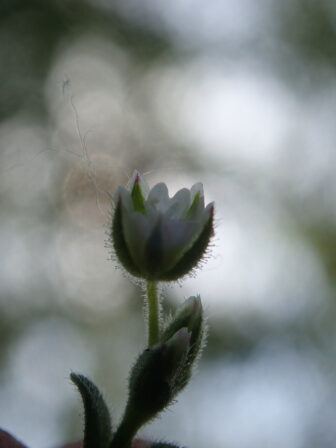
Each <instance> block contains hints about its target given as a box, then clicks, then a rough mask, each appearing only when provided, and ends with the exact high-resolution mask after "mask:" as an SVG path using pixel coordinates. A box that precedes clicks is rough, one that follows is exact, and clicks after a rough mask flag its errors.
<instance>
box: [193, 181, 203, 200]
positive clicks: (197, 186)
mask: <svg viewBox="0 0 336 448" xmlns="http://www.w3.org/2000/svg"><path fill="white" fill-rule="evenodd" d="M190 193H191V202H192V201H193V200H194V197H195V196H196V194H197V193H199V194H200V198H204V192H203V184H202V183H201V182H197V184H194V185H193V186H192V187H191V189H190ZM203 204H204V200H203Z"/></svg>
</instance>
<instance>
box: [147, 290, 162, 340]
mask: <svg viewBox="0 0 336 448" xmlns="http://www.w3.org/2000/svg"><path fill="white" fill-rule="evenodd" d="M147 300H148V347H153V345H155V344H157V343H158V342H159V339H160V303H159V298H158V286H157V282H150V281H148V282H147Z"/></svg>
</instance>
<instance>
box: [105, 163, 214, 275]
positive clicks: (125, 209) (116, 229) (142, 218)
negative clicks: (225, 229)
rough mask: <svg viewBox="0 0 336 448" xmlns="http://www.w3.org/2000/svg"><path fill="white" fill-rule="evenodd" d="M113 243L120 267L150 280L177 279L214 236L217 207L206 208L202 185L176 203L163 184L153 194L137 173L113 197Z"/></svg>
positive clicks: (182, 193) (185, 191) (196, 261)
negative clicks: (125, 186) (215, 210)
mask: <svg viewBox="0 0 336 448" xmlns="http://www.w3.org/2000/svg"><path fill="white" fill-rule="evenodd" d="M114 202H115V211H114V215H113V220H112V228H111V242H112V245H113V249H114V252H115V254H116V256H117V258H118V259H119V261H120V263H121V264H122V266H123V267H124V268H125V269H126V270H127V271H128V272H129V273H130V274H132V275H133V276H135V277H139V278H144V279H146V280H149V281H172V280H177V279H179V278H181V277H183V276H184V275H186V274H187V273H188V272H190V271H191V270H192V269H194V268H195V267H197V265H198V264H199V262H200V260H201V259H202V257H203V256H204V254H205V251H206V249H207V247H208V244H209V241H210V239H211V237H212V235H213V210H214V205H213V203H210V204H208V205H207V206H206V207H205V206H204V195H203V187H202V184H200V183H198V184H195V185H193V186H192V188H191V189H190V190H188V189H186V188H183V189H182V190H180V191H178V192H177V193H176V194H175V195H174V196H173V197H172V198H169V196H168V189H167V186H166V185H165V184H164V183H159V184H157V185H155V186H154V187H153V188H152V189H151V190H150V189H149V187H148V185H147V183H146V181H145V179H144V178H143V177H142V176H141V175H140V174H139V173H138V172H135V173H134V174H133V178H132V180H131V182H130V185H129V189H126V188H124V187H119V188H118V190H117V192H116V194H115V197H114Z"/></svg>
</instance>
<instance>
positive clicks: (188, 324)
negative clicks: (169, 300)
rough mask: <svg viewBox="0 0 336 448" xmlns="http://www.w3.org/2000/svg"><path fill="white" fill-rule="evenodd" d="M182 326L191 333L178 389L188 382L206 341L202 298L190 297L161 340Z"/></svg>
mask: <svg viewBox="0 0 336 448" xmlns="http://www.w3.org/2000/svg"><path fill="white" fill-rule="evenodd" d="M181 328H187V329H188V331H189V334H190V341H189V347H188V351H187V356H186V361H185V363H184V368H183V374H182V376H181V377H180V381H179V384H178V390H181V389H183V387H184V386H185V385H186V384H187V383H188V381H189V378H190V376H191V371H192V367H193V364H194V362H195V360H196V359H197V356H198V355H199V353H200V350H201V348H202V343H203V341H204V333H205V331H204V319H203V308H202V302H201V298H200V297H199V296H197V297H194V296H192V297H189V299H187V300H186V301H185V302H184V303H183V304H182V305H181V306H180V307H179V308H178V309H177V312H176V315H175V317H174V318H173V319H172V321H171V322H170V323H169V324H168V326H167V327H166V329H165V330H164V332H163V334H162V336H161V340H162V341H166V340H167V339H169V338H171V337H172V335H173V334H174V333H176V332H177V331H179V330H180V329H181Z"/></svg>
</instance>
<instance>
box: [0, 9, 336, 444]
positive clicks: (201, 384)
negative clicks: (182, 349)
mask: <svg viewBox="0 0 336 448" xmlns="http://www.w3.org/2000/svg"><path fill="white" fill-rule="evenodd" d="M335 17H336V7H335V5H334V2H333V1H332V0H329V1H328V0H322V1H314V0H295V1H290V0H287V1H283V2H277V1H275V0H273V1H266V0H262V1H260V2H255V1H254V0H238V1H233V0H232V1H228V2H221V1H219V0H218V1H216V0H215V1H213V2H211V6H210V5H209V2H205V1H204V0H198V1H196V2H187V1H184V0H183V1H180V0H171V1H170V2H162V3H161V2H160V5H158V3H157V2H155V1H154V0H153V1H152V0H120V1H111V0H99V1H93V0H92V1H91V2H90V1H79V0H77V1H76V0H61V1H57V0H49V1H42V0H40V1H37V0H29V1H25V0H21V1H20V0H3V1H2V2H1V3H0V85H1V88H0V203H1V207H0V218H1V219H0V256H1V261H0V266H1V270H0V340H1V345H0V348H1V350H0V390H1V393H0V426H3V427H5V428H6V429H7V430H9V431H10V432H12V433H13V434H16V435H17V437H18V438H19V439H21V440H24V441H25V442H26V443H27V444H28V445H31V446H34V447H36V448H39V447H41V448H42V447H46V446H57V444H59V445H60V444H62V443H63V442H64V441H67V440H72V439H74V440H75V439H76V438H79V437H80V434H81V428H82V426H81V425H82V423H81V421H80V419H79V418H78V409H79V407H80V404H79V400H78V398H77V395H76V393H75V391H74V390H73V388H72V387H71V386H70V382H69V381H68V379H67V378H68V374H69V373H70V371H71V370H75V371H79V372H82V373H83V374H85V375H88V376H89V377H91V378H92V379H93V380H94V381H95V383H96V384H98V385H99V386H101V388H102V390H103V391H104V395H105V397H106V399H107V401H108V402H109V403H111V411H112V414H113V416H114V419H117V418H118V416H119V417H120V415H121V413H122V410H123V406H124V403H125V400H126V384H127V375H128V371H129V368H130V366H131V364H132V362H133V360H134V359H135V357H136V356H137V354H138V353H139V352H140V351H141V350H142V348H143V345H144V343H145V335H144V324H143V322H142V316H141V315H142V300H141V298H140V293H139V290H138V288H137V287H135V286H133V285H132V284H131V282H130V281H129V280H128V279H126V278H124V277H123V275H122V272H121V271H120V270H115V269H114V266H113V262H111V261H109V260H107V258H110V256H111V254H110V253H109V251H110V249H109V248H106V247H104V245H105V241H106V240H107V237H106V234H105V232H106V230H107V229H108V225H109V222H110V216H111V203H110V198H109V193H113V191H114V189H115V188H116V186H117V185H118V184H120V183H121V184H124V183H126V182H127V176H129V175H130V174H131V173H132V171H133V169H134V168H137V169H139V170H140V171H142V172H144V173H145V175H146V177H147V180H148V182H149V183H150V184H151V185H153V184H154V183H155V182H158V181H164V182H166V183H167V184H168V185H171V191H170V193H171V194H172V193H173V192H174V190H175V191H176V190H177V189H178V188H181V187H184V186H186V187H190V186H191V185H192V184H193V183H194V182H196V181H202V182H203V183H204V185H205V192H206V201H207V202H209V201H210V200H215V201H216V217H217V222H216V235H217V236H216V240H215V243H214V247H213V250H212V257H209V261H208V263H207V264H205V266H204V268H203V270H202V271H200V273H199V275H197V277H196V278H192V279H188V280H187V281H185V282H184V283H183V284H182V288H180V287H179V286H178V285H176V286H174V287H173V288H167V289H166V291H165V295H166V301H165V303H164V306H166V307H167V308H174V307H176V305H178V304H179V303H180V302H181V300H182V299H183V298H185V297H186V296H188V295H195V294H197V293H200V294H201V296H202V300H203V303H204V305H205V309H206V311H207V314H208V321H209V327H210V333H209V338H208V347H207V348H206V350H205V351H204V356H203V359H202V361H201V363H200V365H199V369H198V373H197V375H196V377H195V379H194V381H193V382H192V384H191V385H190V387H189V388H188V389H187V390H186V391H185V392H184V393H183V394H182V395H181V398H180V400H179V403H177V404H176V405H175V406H174V407H173V409H172V412H169V413H166V415H164V416H163V418H162V420H160V421H158V422H154V423H153V424H152V425H151V426H150V427H148V429H147V430H146V431H145V435H147V436H151V435H153V437H156V438H163V439H167V440H174V438H175V439H176V442H177V444H181V443H183V444H186V445H188V446H191V447H193V448H203V447H205V446H211V447H213V448H217V447H218V448H223V447H227V448H247V447H248V448H254V447H258V448H260V447H266V446H272V447H274V448H282V447H286V448H301V447H305V448H315V447H316V446H318V447H319V448H334V446H335V438H336V431H335V429H334V424H333V423H334V420H335V414H336V406H335V391H336V389H335V381H336V378H335V361H334V360H335V349H336V342H335V341H336V333H335V325H334V321H335V319H336V307H335V303H336V280H335V279H336V255H335V254H336V224H335V223H336V206H335V194H336V183H335V174H334V167H335V166H336V151H335V145H336V135H335V124H334V117H335V114H336V101H335V99H336V98H335V92H336V79H335V67H336V60H335V51H334V47H335V33H336V31H335Z"/></svg>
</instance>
